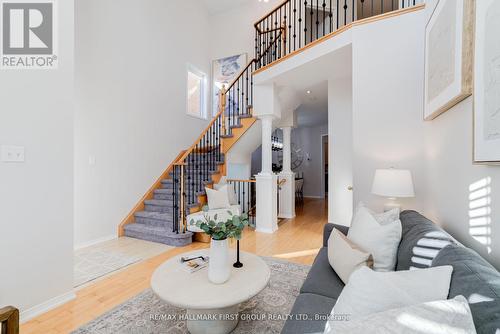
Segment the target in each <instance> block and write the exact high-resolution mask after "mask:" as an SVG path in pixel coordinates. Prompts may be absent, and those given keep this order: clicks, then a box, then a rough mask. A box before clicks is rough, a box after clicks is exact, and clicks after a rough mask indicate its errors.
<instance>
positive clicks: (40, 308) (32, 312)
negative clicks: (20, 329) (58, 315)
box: [19, 291, 76, 323]
mask: <svg viewBox="0 0 500 334" xmlns="http://www.w3.org/2000/svg"><path fill="white" fill-rule="evenodd" d="M75 298H76V294H75V293H74V292H73V291H70V292H67V293H65V294H63V295H60V296H57V297H54V298H52V299H49V300H47V301H46V302H43V303H41V304H38V305H35V306H33V307H30V308H29V309H27V310H25V311H22V312H21V314H20V315H19V317H20V322H21V323H24V322H26V321H29V320H31V319H33V318H35V317H37V316H39V315H40V314H43V313H45V312H48V311H50V310H52V309H54V308H56V307H58V306H61V305H62V304H65V303H67V302H69V301H70V300H73V299H75Z"/></svg>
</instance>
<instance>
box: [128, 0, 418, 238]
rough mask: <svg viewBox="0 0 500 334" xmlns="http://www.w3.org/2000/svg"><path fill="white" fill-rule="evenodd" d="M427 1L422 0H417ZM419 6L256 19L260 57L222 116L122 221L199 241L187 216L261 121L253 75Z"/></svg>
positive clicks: (333, 9) (143, 231)
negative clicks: (255, 111) (233, 151)
mask: <svg viewBox="0 0 500 334" xmlns="http://www.w3.org/2000/svg"><path fill="white" fill-rule="evenodd" d="M418 2H420V1H418ZM412 7H413V9H415V8H417V7H418V6H417V1H416V0H385V2H384V0H349V1H348V0H322V1H319V0H310V1H308V0H305V1H300V0H287V1H284V2H283V3H281V4H280V5H279V6H278V7H276V8H275V9H274V10H273V11H272V12H270V13H269V14H268V15H266V16H265V17H263V18H262V19H260V20H259V21H258V22H256V23H255V24H254V28H255V58H254V59H253V60H252V61H250V62H249V63H248V65H247V66H246V67H245V68H244V69H243V70H242V71H241V73H240V74H239V75H238V77H237V78H236V79H235V80H234V81H233V82H232V83H231V84H230V85H229V86H228V87H227V89H226V88H225V87H223V89H222V92H221V94H220V97H219V101H220V105H219V112H218V114H217V115H216V116H215V117H214V118H213V119H212V121H211V122H210V124H209V125H208V127H207V128H206V129H205V130H204V131H203V133H202V134H201V135H200V137H199V138H198V139H197V140H196V141H195V142H194V144H193V145H192V146H191V147H190V148H188V149H187V150H186V151H183V152H181V153H180V154H179V155H178V157H177V158H176V159H175V160H174V161H173V162H172V164H171V165H170V166H169V167H168V168H167V170H166V171H165V172H164V173H163V174H162V175H161V176H160V178H159V179H158V180H157V181H156V182H155V184H153V186H152V187H151V188H150V189H149V190H148V192H147V193H146V194H145V195H144V196H143V198H142V199H141V200H140V201H139V203H137V205H136V206H135V207H134V209H132V211H131V212H130V213H129V215H128V216H127V217H126V218H125V219H124V220H123V222H122V223H121V224H120V227H119V235H120V236H124V235H125V236H129V237H133V238H139V239H144V240H150V241H154V242H161V243H165V244H167V245H172V246H184V245H187V244H189V243H191V242H192V233H191V232H189V231H187V226H186V218H185V217H186V215H187V214H189V213H193V212H197V211H200V210H201V209H202V207H203V205H204V204H205V203H206V202H207V199H206V194H205V187H209V188H211V187H212V186H213V184H214V183H217V182H218V181H219V180H220V178H221V177H222V176H224V175H225V174H226V159H225V156H226V154H227V152H228V151H229V150H230V149H231V148H232V147H233V145H234V144H235V143H236V142H237V141H238V140H239V139H240V138H241V136H243V134H244V133H245V132H246V131H247V130H248V129H249V128H250V127H251V126H252V125H253V124H254V123H255V121H256V119H255V118H254V117H253V108H252V105H253V100H254V89H253V88H254V87H253V86H254V85H253V75H254V74H256V73H259V72H261V71H263V70H265V69H266V68H268V67H269V66H272V65H274V64H277V63H278V62H279V61H281V60H284V59H286V58H288V57H290V56H293V55H295V54H298V53H300V52H301V51H303V50H305V49H306V48H308V47H311V46H313V45H315V44H317V43H320V42H321V41H323V40H325V39H328V38H330V37H332V36H334V35H335V34H336V33H339V32H341V31H342V30H343V29H345V28H348V27H350V26H352V25H353V24H354V23H355V22H356V21H361V20H363V21H367V22H368V21H369V20H372V17H377V18H379V19H380V18H383V17H390V16H391V15H393V14H394V12H397V11H399V12H401V13H402V12H407V11H410V10H413V9H412Z"/></svg>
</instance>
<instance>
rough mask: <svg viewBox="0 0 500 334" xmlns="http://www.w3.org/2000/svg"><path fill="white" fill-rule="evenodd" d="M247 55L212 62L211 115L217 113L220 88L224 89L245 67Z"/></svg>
mask: <svg viewBox="0 0 500 334" xmlns="http://www.w3.org/2000/svg"><path fill="white" fill-rule="evenodd" d="M247 58H248V57H247V54H246V53H242V54H238V55H233V56H229V57H224V58H219V59H215V60H214V61H212V115H214V116H215V115H216V114H217V113H218V112H219V96H220V91H221V89H222V86H225V87H226V89H227V88H228V86H229V85H230V84H231V83H232V82H233V80H234V79H236V77H237V76H238V74H240V72H241V71H242V70H243V69H244V68H245V66H247Z"/></svg>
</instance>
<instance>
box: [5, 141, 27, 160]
mask: <svg viewBox="0 0 500 334" xmlns="http://www.w3.org/2000/svg"><path fill="white" fill-rule="evenodd" d="M1 150H2V161H3V162H24V146H10V145H2V147H1Z"/></svg>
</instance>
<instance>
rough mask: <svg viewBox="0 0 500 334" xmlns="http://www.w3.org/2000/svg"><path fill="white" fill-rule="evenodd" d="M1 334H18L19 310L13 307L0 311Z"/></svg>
mask: <svg viewBox="0 0 500 334" xmlns="http://www.w3.org/2000/svg"><path fill="white" fill-rule="evenodd" d="M0 326H1V327H0V328H1V333H2V334H19V310H18V309H17V308H15V307H13V306H7V307H4V308H1V309H0Z"/></svg>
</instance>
